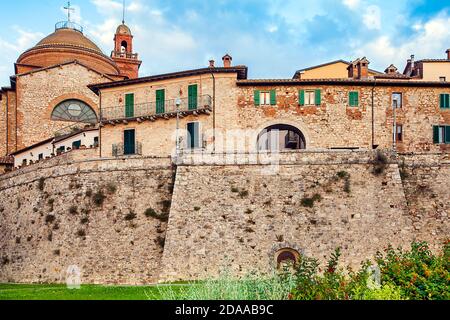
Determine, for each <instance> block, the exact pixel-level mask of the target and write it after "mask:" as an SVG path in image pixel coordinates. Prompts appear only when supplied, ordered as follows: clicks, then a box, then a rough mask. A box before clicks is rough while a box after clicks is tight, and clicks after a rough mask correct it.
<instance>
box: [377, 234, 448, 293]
mask: <svg viewBox="0 0 450 320" xmlns="http://www.w3.org/2000/svg"><path fill="white" fill-rule="evenodd" d="M376 260H377V263H378V265H379V266H380V270H381V274H382V281H384V282H389V283H392V284H394V285H396V286H399V287H400V288H401V290H402V293H403V294H404V295H405V296H407V297H408V298H410V299H412V300H449V299H450V241H447V242H446V243H445V244H444V248H443V250H442V252H441V253H440V254H438V255H435V254H433V253H432V252H431V250H430V249H429V246H428V244H427V243H426V242H414V243H413V244H412V245H411V250H410V251H403V250H402V249H401V248H399V249H397V250H395V249H393V248H392V246H389V247H388V248H387V249H386V250H385V252H384V254H383V253H381V252H378V253H377V256H376Z"/></svg>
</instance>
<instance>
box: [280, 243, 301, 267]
mask: <svg viewBox="0 0 450 320" xmlns="http://www.w3.org/2000/svg"><path fill="white" fill-rule="evenodd" d="M275 259H276V262H277V269H279V270H281V269H284V268H286V267H288V268H290V267H295V266H296V265H297V263H298V261H299V259H300V253H298V251H296V250H294V249H291V248H284V249H281V250H279V251H278V252H277V253H276V254H275Z"/></svg>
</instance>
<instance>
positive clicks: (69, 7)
mask: <svg viewBox="0 0 450 320" xmlns="http://www.w3.org/2000/svg"><path fill="white" fill-rule="evenodd" d="M64 9H65V10H67V20H68V21H69V22H70V11H75V8H72V7H71V6H70V1H68V2H67V6H66V7H64Z"/></svg>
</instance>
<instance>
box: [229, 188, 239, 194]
mask: <svg viewBox="0 0 450 320" xmlns="http://www.w3.org/2000/svg"><path fill="white" fill-rule="evenodd" d="M231 192H233V193H239V189H238V188H236V187H232V188H231Z"/></svg>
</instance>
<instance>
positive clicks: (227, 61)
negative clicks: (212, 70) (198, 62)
mask: <svg viewBox="0 0 450 320" xmlns="http://www.w3.org/2000/svg"><path fill="white" fill-rule="evenodd" d="M222 61H223V66H224V68H230V67H231V61H233V58H232V57H231V56H230V55H229V54H228V53H227V54H226V55H225V56H224V57H223V58H222Z"/></svg>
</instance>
